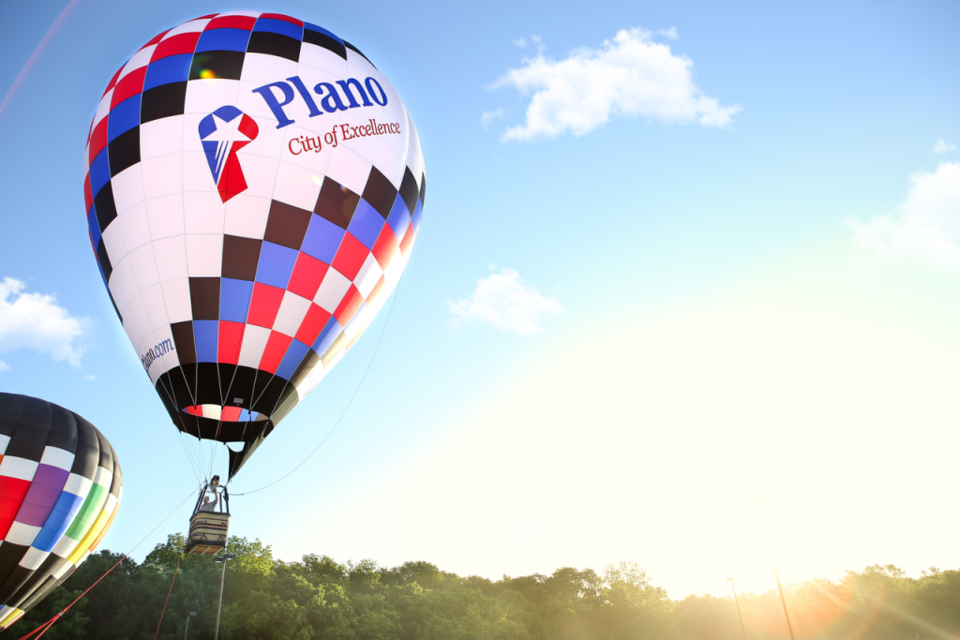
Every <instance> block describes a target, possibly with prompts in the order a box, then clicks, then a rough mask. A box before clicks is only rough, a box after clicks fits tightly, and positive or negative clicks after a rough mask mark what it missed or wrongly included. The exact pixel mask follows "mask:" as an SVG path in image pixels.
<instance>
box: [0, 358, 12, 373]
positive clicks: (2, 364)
mask: <svg viewBox="0 0 960 640" xmlns="http://www.w3.org/2000/svg"><path fill="white" fill-rule="evenodd" d="M0 371H10V365H8V364H7V363H6V362H4V361H3V360H0Z"/></svg>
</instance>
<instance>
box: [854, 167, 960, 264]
mask: <svg viewBox="0 0 960 640" xmlns="http://www.w3.org/2000/svg"><path fill="white" fill-rule="evenodd" d="M847 225H848V226H849V227H850V229H851V230H852V231H853V239H854V242H856V243H857V244H858V245H860V246H861V247H864V248H867V249H870V250H872V251H874V252H876V253H877V254H879V255H880V256H883V257H885V258H890V259H904V258H911V257H913V258H920V259H923V260H927V261H932V262H934V263H936V264H938V265H940V266H943V267H946V268H948V269H950V270H952V271H956V272H957V273H958V274H960V164H958V163H955V162H942V163H940V166H939V167H937V169H936V171H934V172H933V173H925V172H922V171H921V172H918V173H915V174H914V175H912V176H911V177H910V190H909V192H908V193H907V198H906V200H905V201H904V203H903V204H902V205H901V206H900V208H899V211H898V212H897V213H896V214H893V215H883V216H874V217H873V218H871V219H870V222H859V221H857V220H847Z"/></svg>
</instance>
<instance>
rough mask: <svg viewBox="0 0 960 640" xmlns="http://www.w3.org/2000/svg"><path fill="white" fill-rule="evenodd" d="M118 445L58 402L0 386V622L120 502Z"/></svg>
mask: <svg viewBox="0 0 960 640" xmlns="http://www.w3.org/2000/svg"><path fill="white" fill-rule="evenodd" d="M122 485H123V476H122V474H121V472H120V465H119V463H118V462H117V456H116V453H115V452H114V450H113V447H112V446H111V445H110V443H109V442H108V441H107V439H106V438H105V437H104V436H103V434H102V433H100V432H99V431H98V430H97V429H96V428H95V427H94V426H93V425H92V424H90V423H89V422H87V421H86V420H84V419H83V418H81V417H80V416H78V415H77V414H75V413H73V412H72V411H68V410H67V409H64V408H63V407H59V406H57V405H55V404H51V403H49V402H46V401H45V400H40V399H38V398H31V397H29V396H22V395H16V394H12V393H0V629H6V628H7V627H9V626H10V625H11V624H13V623H14V622H16V621H17V620H18V619H19V618H20V617H21V616H22V615H23V614H24V613H26V612H27V611H29V610H30V609H31V608H32V607H33V606H34V605H36V604H37V603H38V602H39V601H40V600H42V599H43V598H44V597H46V596H47V594H49V593H50V592H51V591H53V590H54V589H55V588H56V587H57V586H59V585H60V584H61V583H62V582H63V581H64V580H66V579H67V578H68V577H69V576H70V575H71V574H72V573H73V572H74V571H75V570H76V569H77V566H78V565H80V563H81V562H83V561H84V560H86V559H87V556H89V555H90V552H91V551H92V550H93V549H95V548H96V546H97V544H99V542H100V540H101V539H102V538H103V536H104V534H105V533H106V532H107V529H109V528H110V524H111V523H112V522H113V518H114V517H115V516H116V514H117V506H118V505H119V504H120V494H121V488H122Z"/></svg>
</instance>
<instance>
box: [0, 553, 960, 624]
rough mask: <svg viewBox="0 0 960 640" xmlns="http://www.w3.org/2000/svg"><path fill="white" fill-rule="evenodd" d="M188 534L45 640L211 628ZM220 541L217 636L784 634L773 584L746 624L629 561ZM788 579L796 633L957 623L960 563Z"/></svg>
mask: <svg viewBox="0 0 960 640" xmlns="http://www.w3.org/2000/svg"><path fill="white" fill-rule="evenodd" d="M183 543H184V540H183V537H182V536H181V535H171V536H168V539H167V541H166V543H164V544H159V545H157V546H156V548H155V549H154V550H153V551H152V552H151V553H150V554H149V555H147V557H146V558H145V559H144V561H143V562H142V563H140V564H137V563H136V562H134V561H133V560H131V559H129V558H126V559H123V560H122V561H121V562H120V564H119V566H117V568H116V569H115V570H114V571H113V572H112V573H110V574H109V575H108V576H107V577H105V578H104V579H103V580H102V581H101V582H100V583H99V584H98V585H97V586H96V587H95V588H94V589H92V590H91V591H90V592H89V593H88V594H87V595H86V596H85V597H84V598H82V599H81V600H80V601H79V602H77V604H76V605H74V606H73V607H72V608H71V609H70V610H69V611H68V612H67V613H66V614H65V615H64V616H62V617H61V619H60V620H58V621H57V623H56V624H54V625H53V626H52V627H51V628H50V629H49V630H48V631H47V632H46V634H45V635H44V638H45V640H58V639H60V640H67V639H73V638H88V639H93V640H114V639H116V640H121V639H126V640H149V639H151V638H154V636H156V637H157V638H163V639H164V640H179V639H180V638H183V637H184V635H185V632H186V633H187V634H188V636H187V637H189V638H212V637H213V626H214V619H215V616H216V609H217V595H218V592H219V586H220V571H221V565H219V564H215V563H214V562H213V561H212V560H211V558H210V557H208V556H193V555H184V556H182V557H181V554H180V551H181V549H182V548H183ZM226 553H232V554H234V555H236V560H233V561H230V562H228V563H227V568H226V580H225V586H224V589H223V608H222V613H221V622H220V638H223V639H224V640H233V639H240V638H244V639H263V640H267V639H274V638H276V639H284V640H309V639H311V638H318V639H319V638H323V639H324V640H640V639H647V638H649V639H651V640H653V639H657V640H743V638H744V636H745V637H746V640H788V639H789V635H788V632H787V626H786V623H785V620H784V616H783V610H782V608H781V605H780V597H779V594H778V593H777V591H776V590H775V589H773V590H771V591H769V592H767V593H762V594H759V595H754V594H741V595H740V596H739V605H740V612H741V614H742V618H743V628H742V629H741V626H740V622H739V618H738V616H737V608H736V605H735V603H734V600H733V598H732V597H729V598H717V597H714V596H709V595H705V596H696V595H691V596H688V597H686V598H684V599H683V600H671V599H670V598H669V597H668V596H667V593H666V592H665V591H664V590H663V589H661V588H659V587H656V586H654V585H652V584H651V583H650V581H649V579H648V577H647V575H646V574H645V573H644V571H643V570H642V569H640V568H639V567H638V566H637V565H635V564H632V563H621V564H619V565H611V566H609V567H607V568H606V569H605V570H604V571H603V572H601V573H597V572H595V571H593V570H592V569H582V570H581V569H574V568H563V569H558V570H557V571H555V572H554V573H553V574H552V575H549V576H545V575H539V574H534V575H529V576H522V577H518V578H511V577H508V576H504V577H503V579H501V580H496V581H493V580H488V579H486V578H481V577H477V576H468V577H461V576H458V575H456V574H453V573H449V572H446V571H442V570H440V569H439V568H437V567H436V566H435V565H433V564H431V563H429V562H424V561H417V562H405V563H403V564H402V565H400V566H397V567H391V568H387V567H382V566H379V565H378V564H377V563H376V562H374V561H371V560H363V561H360V562H356V563H353V562H347V563H339V562H337V561H335V560H333V559H332V558H329V557H327V556H323V555H314V554H308V555H305V556H303V558H302V559H301V560H300V561H299V562H283V561H280V560H275V559H274V558H273V556H272V554H271V550H270V547H269V546H267V545H264V544H262V543H261V542H260V541H259V540H255V541H253V542H250V541H248V540H247V539H246V538H239V537H232V538H230V541H229V544H228V547H227V550H226ZM121 558H122V555H120V554H116V553H112V552H110V551H101V552H99V553H97V554H94V555H91V556H90V558H88V559H87V561H86V562H85V563H84V564H83V565H81V566H80V568H79V569H78V570H77V571H76V573H74V575H73V576H71V577H70V578H69V579H68V580H67V581H66V582H65V583H64V584H63V585H62V586H61V587H60V588H59V589H57V590H56V591H54V592H53V593H52V594H51V595H50V596H49V597H48V598H47V599H46V600H44V601H43V602H41V603H40V604H39V605H38V606H37V607H36V608H35V609H34V610H32V611H30V612H29V613H28V614H27V615H26V616H24V618H23V619H22V620H20V621H19V622H17V623H16V624H15V625H14V626H12V627H11V628H10V629H9V630H8V631H7V634H8V636H10V637H21V636H23V635H24V634H26V633H28V632H29V631H31V630H33V629H34V628H35V627H37V626H39V625H41V624H43V623H44V622H46V621H47V620H49V619H50V618H52V617H53V616H55V615H57V613H58V612H60V611H61V610H62V609H63V608H64V607H66V606H67V605H68V604H69V603H70V602H72V601H73V600H74V599H75V598H76V597H77V596H79V595H80V594H81V593H82V592H83V591H84V590H85V589H86V588H87V587H89V586H90V585H91V584H93V583H94V582H95V581H96V580H97V579H98V578H100V577H101V576H102V575H103V573H104V572H105V571H107V570H108V569H109V568H110V567H111V566H113V565H114V564H116V563H117V561H119V560H120V559H121ZM174 572H176V580H175V581H173V582H172V584H173V587H172V590H171V581H172V580H173V577H174ZM784 590H785V595H786V601H787V605H788V607H789V611H790V618H791V622H792V623H793V630H794V634H795V636H796V637H797V638H805V639H806V638H823V639H836V640H840V639H862V640H887V639H890V640H917V639H920V640H928V639H932V640H948V639H950V638H956V637H958V636H957V634H958V632H960V571H953V570H949V571H941V570H939V569H935V568H931V569H930V570H928V571H925V572H924V573H923V575H922V576H921V577H920V578H910V577H907V576H906V575H905V574H904V573H903V572H902V571H901V570H899V569H898V568H896V567H895V566H893V565H886V566H880V565H874V566H871V567H867V568H866V569H864V570H863V571H859V572H856V571H849V572H847V574H846V575H845V576H844V578H843V579H842V580H840V581H839V582H832V581H830V580H810V581H807V582H803V583H800V584H796V585H784ZM168 593H169V601H167V594H168ZM165 601H166V609H165V610H164V604H165ZM161 611H163V617H162V622H161ZM191 612H193V614H194V615H191ZM188 620H189V622H188ZM188 624H189V627H188V628H186V625H188Z"/></svg>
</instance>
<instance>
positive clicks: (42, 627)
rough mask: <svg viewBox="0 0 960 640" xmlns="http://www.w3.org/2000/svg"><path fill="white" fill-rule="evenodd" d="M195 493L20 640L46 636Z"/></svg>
mask: <svg viewBox="0 0 960 640" xmlns="http://www.w3.org/2000/svg"><path fill="white" fill-rule="evenodd" d="M198 488H199V487H198ZM195 491H196V489H191V490H190V493H188V494H187V497H186V498H184V499H183V502H181V503H180V504H178V505H177V506H176V507H174V509H173V511H171V512H170V513H168V514H167V516H166V517H165V518H164V519H163V520H161V521H160V522H159V523H157V526H155V527H154V528H153V529H151V530H150V533H148V534H147V535H145V536H143V538H142V539H141V540H140V542H138V543H137V544H135V545H133V547H132V548H131V549H130V550H129V551H127V552H126V553H125V554H123V556H122V557H121V558H120V559H119V560H117V562H116V563H115V564H114V565H113V566H112V567H110V568H109V569H107V570H106V571H105V572H104V574H103V575H102V576H100V577H99V578H97V581H96V582H94V583H93V584H92V585H90V586H89V587H87V590H86V591H84V592H83V593H81V594H80V595H79V596H77V598H76V599H75V600H74V601H73V602H71V603H70V604H68V605H67V606H66V607H64V608H63V609H62V610H61V611H60V613H58V614H57V615H55V616H53V617H52V618H50V619H49V620H47V621H46V622H44V623H43V624H42V625H40V626H39V627H37V628H36V629H34V630H33V631H31V632H30V633H28V634H27V635H25V636H22V637H21V638H20V640H28V638H33V640H37V639H38V638H39V637H40V636H42V635H43V634H45V633H46V632H47V631H48V630H49V629H50V627H52V626H53V623H55V622H56V621H57V620H59V619H60V618H61V617H63V614H65V613H66V612H67V611H69V610H70V607H72V606H73V605H75V604H77V602H79V601H80V598H82V597H83V596H85V595H87V593H88V592H89V591H90V590H91V589H93V588H94V587H95V586H97V585H98V584H100V581H101V580H103V579H104V578H106V577H107V576H108V575H109V574H110V572H111V571H113V570H114V569H116V568H117V567H118V566H120V563H121V562H123V561H124V560H126V559H127V558H129V557H130V554H131V553H133V552H134V551H135V550H136V548H137V547H139V546H140V545H141V544H143V543H144V542H145V541H146V540H147V538H149V537H150V536H152V535H153V534H154V532H155V531H156V530H157V529H159V528H160V527H161V526H163V523H164V522H166V521H167V520H169V519H170V516H172V515H173V514H175V513H176V512H177V511H179V510H180V508H181V507H182V506H183V505H184V504H186V502H187V500H189V499H190V498H191V497H193V494H194V492H195ZM177 564H178V565H179V561H178V563H177ZM174 575H176V572H175V573H174ZM170 588H171V589H172V588H173V583H171V584H170ZM167 597H168V598H169V594H167ZM164 607H166V605H164ZM38 631H39V632H40V633H39V634H37V635H36V636H34V634H35V633H37V632H38Z"/></svg>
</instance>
